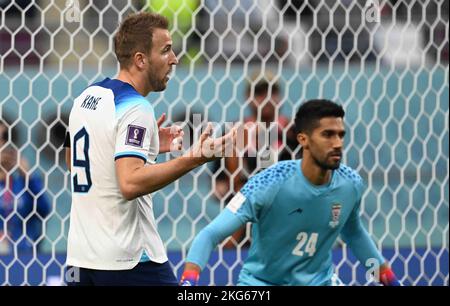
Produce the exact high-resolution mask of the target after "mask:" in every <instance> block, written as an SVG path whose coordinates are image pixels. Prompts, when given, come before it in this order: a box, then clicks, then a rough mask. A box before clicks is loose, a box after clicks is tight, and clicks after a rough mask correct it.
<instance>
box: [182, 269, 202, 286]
mask: <svg viewBox="0 0 450 306" xmlns="http://www.w3.org/2000/svg"><path fill="white" fill-rule="evenodd" d="M199 278H200V275H199V273H198V272H197V271H195V270H184V272H183V274H182V275H181V281H180V286H197V283H198V279H199Z"/></svg>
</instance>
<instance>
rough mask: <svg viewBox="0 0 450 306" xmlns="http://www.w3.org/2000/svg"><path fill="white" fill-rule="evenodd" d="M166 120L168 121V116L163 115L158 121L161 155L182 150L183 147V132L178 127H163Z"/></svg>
mask: <svg viewBox="0 0 450 306" xmlns="http://www.w3.org/2000/svg"><path fill="white" fill-rule="evenodd" d="M164 120H166V114H162V115H161V117H159V119H158V121H157V124H158V133H159V153H166V152H172V151H179V150H181V149H182V145H183V144H182V140H183V135H184V132H183V130H182V129H181V128H180V127H179V126H177V125H172V126H169V127H161V125H162V124H163V122H164Z"/></svg>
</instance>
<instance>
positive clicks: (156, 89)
mask: <svg viewBox="0 0 450 306" xmlns="http://www.w3.org/2000/svg"><path fill="white" fill-rule="evenodd" d="M166 87H167V82H165V81H164V82H161V83H160V84H159V85H158V87H156V88H155V90H154V91H156V92H159V91H163V90H164V89H166Z"/></svg>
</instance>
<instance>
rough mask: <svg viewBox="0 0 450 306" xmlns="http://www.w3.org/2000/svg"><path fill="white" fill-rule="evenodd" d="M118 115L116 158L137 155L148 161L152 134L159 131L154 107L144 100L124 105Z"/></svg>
mask: <svg viewBox="0 0 450 306" xmlns="http://www.w3.org/2000/svg"><path fill="white" fill-rule="evenodd" d="M117 116H118V118H117V120H118V124H117V136H116V147H115V153H114V159H115V160H117V159H119V158H122V157H137V158H140V159H142V160H143V161H144V162H146V161H147V159H148V154H149V148H150V142H151V139H152V135H153V133H155V132H157V131H155V124H156V122H155V115H154V112H153V108H152V107H151V105H150V104H149V103H148V102H147V101H146V100H144V101H142V102H136V103H133V104H129V105H126V106H122V109H121V110H120V112H118V115H117Z"/></svg>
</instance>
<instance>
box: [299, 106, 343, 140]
mask: <svg viewBox="0 0 450 306" xmlns="http://www.w3.org/2000/svg"><path fill="white" fill-rule="evenodd" d="M344 116H345V111H344V109H343V108H342V106H341V105H339V104H336V103H334V102H332V101H330V100H324V99H316V100H309V101H307V102H305V103H303V104H302V105H301V106H300V108H299V109H298V111H297V114H296V115H295V132H296V133H297V134H298V133H307V134H311V132H312V131H313V130H314V129H315V128H317V126H318V125H319V121H320V119H322V118H325V117H338V118H344Z"/></svg>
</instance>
